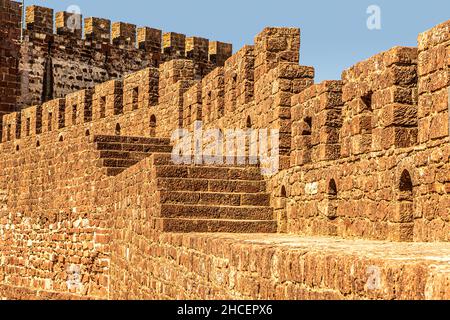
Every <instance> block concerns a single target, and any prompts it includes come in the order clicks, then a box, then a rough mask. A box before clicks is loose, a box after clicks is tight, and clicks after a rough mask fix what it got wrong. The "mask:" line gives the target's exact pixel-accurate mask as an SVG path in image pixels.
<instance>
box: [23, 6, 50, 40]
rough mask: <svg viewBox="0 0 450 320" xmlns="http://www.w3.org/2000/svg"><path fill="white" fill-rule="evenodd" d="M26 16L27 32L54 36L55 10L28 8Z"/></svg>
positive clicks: (36, 7)
mask: <svg viewBox="0 0 450 320" xmlns="http://www.w3.org/2000/svg"><path fill="white" fill-rule="evenodd" d="M25 15H26V16H25V22H26V25H27V30H30V31H34V32H37V33H44V34H53V9H50V8H45V7H41V6H35V5H33V6H28V7H27V8H26V11H25Z"/></svg>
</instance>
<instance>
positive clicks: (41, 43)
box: [0, 0, 450, 300]
mask: <svg viewBox="0 0 450 320" xmlns="http://www.w3.org/2000/svg"><path fill="white" fill-rule="evenodd" d="M0 14H1V15H0V18H1V24H0V33H1V37H0V52H1V54H2V56H1V57H0V118H1V125H0V128H1V141H2V143H1V144H0V166H1V168H2V170H1V171H0V298H6V299H36V298H38V299H107V298H110V299H183V298H184V299H389V300H391V299H447V300H448V299H450V296H449V292H450V279H449V272H450V270H449V267H448V262H449V257H450V246H449V242H450V143H449V142H450V140H449V114H448V112H449V105H448V103H449V79H450V76H449V75H450V73H449V66H450V63H449V61H450V60H449V57H450V54H449V53H450V49H449V48H450V47H449V46H450V42H449V35H448V33H449V29H448V25H449V23H448V22H446V23H443V24H441V25H439V26H436V27H435V28H433V29H431V30H429V31H426V32H425V33H423V34H421V35H420V36H419V46H418V48H406V47H394V48H392V49H391V50H388V51H386V52H383V53H380V54H377V55H375V56H374V57H372V58H370V59H368V60H366V61H363V62H360V63H358V64H356V65H355V66H353V67H351V68H349V69H348V70H346V71H344V72H343V76H342V80H339V81H324V82H322V83H320V84H314V68H312V67H306V66H300V65H299V49H300V31H299V29H296V28H266V29H264V30H263V31H262V32H261V33H260V34H259V35H258V36H257V37H256V38H255V44H254V45H249V46H245V47H243V48H242V49H241V50H239V51H238V52H237V53H235V54H234V55H232V48H231V45H229V44H225V43H221V42H215V41H209V40H207V39H203V38H199V37H186V36H184V35H183V34H178V33H165V34H164V35H162V32H161V31H160V30H157V29H152V28H148V27H143V28H139V29H138V30H137V31H136V27H135V26H134V25H130V24H126V23H121V22H119V23H114V24H113V27H112V29H111V27H110V21H109V20H106V19H100V18H88V19H86V20H85V21H86V22H85V30H86V32H85V34H86V39H81V37H80V36H81V33H80V31H81V26H80V29H78V28H75V29H73V28H72V29H71V28H70V27H71V26H72V25H71V22H72V20H73V19H72V18H73V17H72V16H71V15H70V14H67V13H58V14H57V16H56V22H57V23H56V29H57V30H56V34H53V13H52V10H51V9H47V8H42V7H37V6H33V7H30V8H29V9H28V10H27V22H28V26H27V30H26V31H25V38H24V39H25V40H24V41H23V43H22V44H19V43H18V42H17V40H18V37H19V33H20V29H19V22H20V7H19V6H18V3H16V2H11V1H9V0H1V1H0ZM79 18H80V20H81V17H79ZM196 121H202V124H203V129H204V130H205V131H206V130H208V129H220V130H221V132H222V133H224V132H226V130H227V129H240V130H241V131H243V132H244V130H249V129H268V130H277V131H278V132H279V156H280V157H279V171H278V172H276V173H275V174H273V175H269V176H263V175H262V174H261V172H262V171H261V169H264V166H265V165H267V164H265V163H262V162H260V163H257V164H254V163H250V161H249V159H244V161H242V162H240V163H237V164H234V165H231V166H230V165H225V164H214V165H211V164H209V165H206V164H197V165H193V164H182V165H179V164H175V163H174V162H173V161H172V154H171V152H172V150H173V143H174V142H175V141H172V140H171V139H170V138H171V136H172V134H173V132H174V131H175V130H176V129H179V128H185V129H188V130H192V129H193V127H194V123H195V122H196ZM200 144H201V145H200V146H199V145H197V146H196V147H204V144H206V143H205V142H202V143H200ZM241 147H242V148H243V149H244V151H245V152H246V156H248V154H249V152H250V150H251V149H252V148H254V147H255V145H254V144H252V143H250V142H248V141H247V142H246V143H245V145H244V143H242V146H241ZM190 148H191V150H192V148H193V147H192V146H191V147H190ZM268 149H269V150H268V152H269V153H270V152H271V151H272V150H276V148H275V147H274V146H272V144H270V146H269V148H268ZM224 151H226V150H224ZM230 158H231V159H233V160H241V159H240V158H238V157H237V155H234V154H233V155H231V156H230ZM283 233H288V234H289V235H283ZM330 237H333V238H330Z"/></svg>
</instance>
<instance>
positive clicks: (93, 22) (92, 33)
mask: <svg viewBox="0 0 450 320" xmlns="http://www.w3.org/2000/svg"><path fill="white" fill-rule="evenodd" d="M84 36H85V38H86V40H89V41H98V42H107V43H109V42H110V41H111V40H110V38H111V21H110V20H108V19H101V18H93V17H91V18H86V19H84Z"/></svg>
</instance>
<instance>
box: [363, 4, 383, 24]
mask: <svg viewBox="0 0 450 320" xmlns="http://www.w3.org/2000/svg"><path fill="white" fill-rule="evenodd" d="M366 12H367V14H368V15H369V17H368V18H367V29H369V30H381V8H380V6H377V5H374V4H373V5H371V6H369V7H368V8H367V11H366Z"/></svg>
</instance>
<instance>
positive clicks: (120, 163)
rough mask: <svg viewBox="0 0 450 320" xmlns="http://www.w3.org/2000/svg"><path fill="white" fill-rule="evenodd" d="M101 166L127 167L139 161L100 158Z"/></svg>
mask: <svg viewBox="0 0 450 320" xmlns="http://www.w3.org/2000/svg"><path fill="white" fill-rule="evenodd" d="M100 161H101V164H102V165H101V166H102V167H106V168H129V167H131V166H134V165H135V164H137V163H139V160H133V159H101V160H100Z"/></svg>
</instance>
